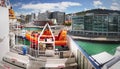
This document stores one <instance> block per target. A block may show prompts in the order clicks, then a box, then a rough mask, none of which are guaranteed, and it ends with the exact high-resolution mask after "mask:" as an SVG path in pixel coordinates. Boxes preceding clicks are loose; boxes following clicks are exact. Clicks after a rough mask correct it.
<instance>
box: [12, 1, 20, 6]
mask: <svg viewBox="0 0 120 69" xmlns="http://www.w3.org/2000/svg"><path fill="white" fill-rule="evenodd" d="M20 5H22V3H21V2H18V3H15V4H12V6H13V7H17V6H20Z"/></svg>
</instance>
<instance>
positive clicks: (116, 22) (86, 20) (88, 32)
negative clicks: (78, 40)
mask: <svg viewBox="0 0 120 69" xmlns="http://www.w3.org/2000/svg"><path fill="white" fill-rule="evenodd" d="M71 33H72V34H73V35H76V36H84V37H107V38H112V37H114V38H115V37H116V38H118V37H120V14H119V13H116V12H114V13H105V14H96V13H86V15H79V16H73V17H72V31H71Z"/></svg>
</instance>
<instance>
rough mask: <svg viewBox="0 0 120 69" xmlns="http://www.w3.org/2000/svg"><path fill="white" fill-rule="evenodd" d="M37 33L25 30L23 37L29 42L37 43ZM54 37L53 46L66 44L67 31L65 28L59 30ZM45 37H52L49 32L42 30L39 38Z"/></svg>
mask: <svg viewBox="0 0 120 69" xmlns="http://www.w3.org/2000/svg"><path fill="white" fill-rule="evenodd" d="M38 36H39V34H38V33H33V34H32V33H30V32H27V33H26V35H25V37H26V39H28V40H29V41H30V42H32V43H35V44H38ZM54 37H55V46H66V44H67V31H66V30H61V32H60V33H59V35H58V36H54ZM45 38H52V35H51V33H50V32H49V31H48V30H47V31H46V30H45V31H44V33H43V35H42V36H41V40H42V39H43V40H44V39H45Z"/></svg>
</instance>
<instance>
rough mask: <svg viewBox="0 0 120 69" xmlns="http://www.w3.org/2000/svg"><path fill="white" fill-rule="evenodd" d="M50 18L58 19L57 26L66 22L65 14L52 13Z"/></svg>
mask: <svg viewBox="0 0 120 69" xmlns="http://www.w3.org/2000/svg"><path fill="white" fill-rule="evenodd" d="M50 18H51V19H56V21H57V24H63V23H64V22H65V12H59V11H55V12H51V15H50Z"/></svg>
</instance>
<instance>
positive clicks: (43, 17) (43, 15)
mask: <svg viewBox="0 0 120 69" xmlns="http://www.w3.org/2000/svg"><path fill="white" fill-rule="evenodd" d="M49 14H50V13H49V12H48V11H46V12H44V13H38V20H40V21H46V20H48V19H49V17H50V15H49Z"/></svg>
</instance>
